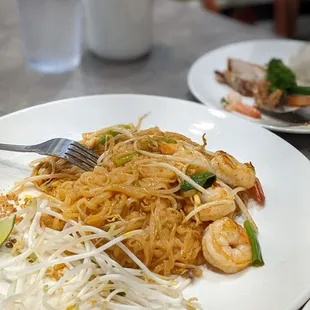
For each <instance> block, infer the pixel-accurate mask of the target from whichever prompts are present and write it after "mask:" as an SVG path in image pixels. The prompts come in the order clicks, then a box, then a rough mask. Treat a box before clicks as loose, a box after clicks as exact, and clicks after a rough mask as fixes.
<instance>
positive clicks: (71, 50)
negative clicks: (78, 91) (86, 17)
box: [18, 0, 82, 73]
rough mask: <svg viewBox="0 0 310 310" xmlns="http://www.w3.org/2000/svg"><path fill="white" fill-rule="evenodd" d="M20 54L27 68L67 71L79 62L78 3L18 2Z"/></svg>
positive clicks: (78, 0) (58, 0)
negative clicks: (23, 54)
mask: <svg viewBox="0 0 310 310" xmlns="http://www.w3.org/2000/svg"><path fill="white" fill-rule="evenodd" d="M18 7H19V14H20V21H21V23H20V25H21V31H22V34H23V41H24V42H23V43H24V53H25V57H26V60H27V63H28V65H29V66H30V68H32V69H33V70H36V71H40V72H44V73H62V72H66V71H71V70H73V69H74V68H75V67H77V66H78V65H79V64H80V61H81V24H82V17H81V14H82V3H81V0H18Z"/></svg>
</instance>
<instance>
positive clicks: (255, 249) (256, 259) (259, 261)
mask: <svg viewBox="0 0 310 310" xmlns="http://www.w3.org/2000/svg"><path fill="white" fill-rule="evenodd" d="M244 228H245V230H246V232H247V234H248V236H249V239H250V242H251V246H252V266H254V267H260V266H264V264H265V263H264V260H263V256H262V252H261V249H260V245H259V242H258V240H257V237H256V233H255V230H254V229H253V227H252V225H251V223H250V222H249V221H245V222H244Z"/></svg>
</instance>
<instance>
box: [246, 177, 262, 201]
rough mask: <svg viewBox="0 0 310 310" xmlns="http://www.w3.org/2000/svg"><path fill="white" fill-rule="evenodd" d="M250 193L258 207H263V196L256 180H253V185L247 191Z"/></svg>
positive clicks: (260, 185) (260, 186) (259, 184)
mask: <svg viewBox="0 0 310 310" xmlns="http://www.w3.org/2000/svg"><path fill="white" fill-rule="evenodd" d="M249 191H250V192H251V197H252V198H253V199H254V200H255V201H256V202H257V203H258V204H259V205H260V206H263V205H264V204H265V194H264V190H263V187H262V184H261V183H260V181H259V179H258V178H255V184H254V186H253V187H252V188H250V190H249Z"/></svg>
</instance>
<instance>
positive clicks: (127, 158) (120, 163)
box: [114, 152, 138, 166]
mask: <svg viewBox="0 0 310 310" xmlns="http://www.w3.org/2000/svg"><path fill="white" fill-rule="evenodd" d="M136 156H138V153H137V152H134V153H131V154H127V155H124V156H121V157H119V158H116V159H114V164H115V165H116V166H123V165H124V164H126V163H128V162H130V161H131V160H132V159H133V158H134V157H136Z"/></svg>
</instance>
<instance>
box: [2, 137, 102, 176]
mask: <svg viewBox="0 0 310 310" xmlns="http://www.w3.org/2000/svg"><path fill="white" fill-rule="evenodd" d="M0 150H3V151H12V152H26V153H28V152H32V153H37V154H40V155H50V156H55V157H59V158H62V159H65V160H67V161H68V162H70V163H71V164H73V165H75V166H78V167H80V168H81V169H83V170H86V171H90V170H93V169H94V168H95V166H96V165H97V160H98V158H99V156H98V155H97V154H96V153H95V152H94V151H92V150H91V149H88V148H87V147H85V146H83V145H82V144H80V143H78V142H76V141H73V140H69V139H63V138H56V139H51V140H48V141H45V142H43V143H40V144H35V145H13V144H2V143H0Z"/></svg>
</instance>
